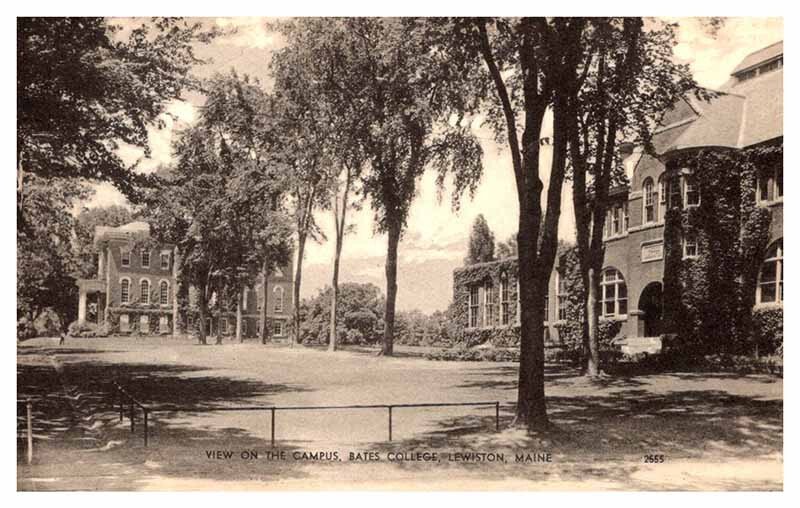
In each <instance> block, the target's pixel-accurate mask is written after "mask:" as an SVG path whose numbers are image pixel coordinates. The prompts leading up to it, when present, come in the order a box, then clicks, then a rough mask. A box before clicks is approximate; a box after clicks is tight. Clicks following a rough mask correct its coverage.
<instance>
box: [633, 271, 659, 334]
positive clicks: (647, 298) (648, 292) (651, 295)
mask: <svg viewBox="0 0 800 508" xmlns="http://www.w3.org/2000/svg"><path fill="white" fill-rule="evenodd" d="M662 291H663V286H662V285H661V283H660V282H651V283H650V284H648V285H647V286H645V288H644V289H643V290H642V294H641V296H640V297H639V310H640V311H641V312H642V316H641V318H640V319H642V320H643V321H644V330H643V331H644V336H645V337H658V336H659V335H661V333H662V332H661V330H662V322H661V314H662V309H663V307H664V305H663V295H662Z"/></svg>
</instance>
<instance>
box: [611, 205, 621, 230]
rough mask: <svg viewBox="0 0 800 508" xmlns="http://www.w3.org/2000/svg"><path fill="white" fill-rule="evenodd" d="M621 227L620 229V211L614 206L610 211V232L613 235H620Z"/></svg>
mask: <svg viewBox="0 0 800 508" xmlns="http://www.w3.org/2000/svg"><path fill="white" fill-rule="evenodd" d="M621 227H622V209H621V208H620V207H619V206H618V205H615V206H614V207H613V208H612V209H611V231H612V234H614V235H618V234H620V233H621V232H622V231H621V230H620V228H621Z"/></svg>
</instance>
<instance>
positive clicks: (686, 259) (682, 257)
mask: <svg viewBox="0 0 800 508" xmlns="http://www.w3.org/2000/svg"><path fill="white" fill-rule="evenodd" d="M699 257H700V255H699V254H695V255H694V256H681V261H688V260H693V259H697V258H699Z"/></svg>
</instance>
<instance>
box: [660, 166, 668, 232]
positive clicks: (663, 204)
mask: <svg viewBox="0 0 800 508" xmlns="http://www.w3.org/2000/svg"><path fill="white" fill-rule="evenodd" d="M666 212H667V180H666V178H664V175H661V176H660V177H658V222H664V215H665V214H666Z"/></svg>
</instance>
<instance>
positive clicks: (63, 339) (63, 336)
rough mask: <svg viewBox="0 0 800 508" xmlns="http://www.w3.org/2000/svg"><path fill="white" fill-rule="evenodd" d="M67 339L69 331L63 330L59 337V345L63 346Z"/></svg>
mask: <svg viewBox="0 0 800 508" xmlns="http://www.w3.org/2000/svg"><path fill="white" fill-rule="evenodd" d="M65 340H67V333H66V332H65V331H64V330H61V335H60V336H59V337H58V345H59V346H63V345H64V341H65Z"/></svg>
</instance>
